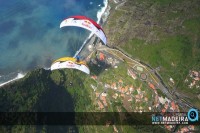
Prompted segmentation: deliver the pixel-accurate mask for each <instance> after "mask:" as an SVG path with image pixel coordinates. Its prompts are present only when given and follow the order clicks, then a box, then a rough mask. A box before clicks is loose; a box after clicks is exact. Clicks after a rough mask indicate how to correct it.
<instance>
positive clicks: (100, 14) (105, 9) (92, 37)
mask: <svg viewBox="0 0 200 133" xmlns="http://www.w3.org/2000/svg"><path fill="white" fill-rule="evenodd" d="M103 3H104V4H105V6H104V7H102V8H101V9H100V10H99V11H98V12H97V19H98V20H97V23H100V25H101V26H103V25H104V24H105V21H106V20H107V18H106V20H105V18H103V17H105V14H107V12H108V9H109V7H110V5H109V0H104V1H103ZM102 10H103V11H102ZM107 17H108V15H107ZM101 22H103V23H102V24H101ZM96 38H97V37H95V35H94V34H92V33H91V34H90V35H89V36H88V38H86V40H85V41H84V42H83V44H82V46H81V48H80V50H78V51H77V52H76V53H75V55H74V57H75V56H76V55H77V54H81V53H82V52H84V53H87V52H88V51H87V48H86V47H87V46H88V45H89V44H91V43H93V42H95V40H96ZM93 40H94V41H93ZM91 41H93V42H91ZM84 48H86V49H85V50H84ZM35 69H38V68H35ZM41 69H45V70H49V68H47V67H43V68H41ZM33 70H34V69H33ZM33 70H31V71H33ZM31 71H28V72H31ZM28 72H22V73H21V72H20V73H19V72H18V73H16V74H17V75H16V76H15V77H14V78H11V79H10V80H8V81H5V82H2V83H0V88H1V87H3V86H5V85H9V84H11V83H13V82H15V81H17V80H19V79H22V78H24V77H25V76H26V74H27V73H28Z"/></svg>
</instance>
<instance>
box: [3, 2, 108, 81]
mask: <svg viewBox="0 0 200 133" xmlns="http://www.w3.org/2000/svg"><path fill="white" fill-rule="evenodd" d="M106 1H107V0H0V84H2V83H5V82H7V81H9V80H11V79H13V78H14V79H16V78H20V77H22V76H23V74H24V73H27V72H28V71H30V70H33V69H35V68H49V67H50V64H51V62H52V61H53V60H55V59H57V58H59V57H63V56H73V55H74V54H75V52H76V51H77V50H78V49H79V48H80V47H81V46H82V44H83V42H84V41H85V40H86V39H87V38H88V36H89V34H90V32H89V31H87V30H84V29H81V28H76V27H67V28H63V29H60V28H59V26H60V23H61V21H62V20H64V19H65V18H67V17H69V16H72V15H84V16H88V17H90V18H92V19H93V20H95V21H98V20H99V19H100V17H101V15H100V14H101V13H102V10H103V8H104V7H105V6H106ZM97 14H98V15H97Z"/></svg>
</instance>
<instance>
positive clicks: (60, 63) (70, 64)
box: [51, 57, 90, 74]
mask: <svg viewBox="0 0 200 133" xmlns="http://www.w3.org/2000/svg"><path fill="white" fill-rule="evenodd" d="M64 68H72V69H78V70H80V71H82V72H84V73H87V74H90V70H89V68H88V67H87V65H86V64H85V63H84V62H83V61H80V62H76V59H75V58H71V57H64V58H60V59H58V60H56V61H54V63H53V64H52V65H51V70H56V69H64Z"/></svg>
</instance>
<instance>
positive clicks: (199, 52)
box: [105, 0, 200, 108]
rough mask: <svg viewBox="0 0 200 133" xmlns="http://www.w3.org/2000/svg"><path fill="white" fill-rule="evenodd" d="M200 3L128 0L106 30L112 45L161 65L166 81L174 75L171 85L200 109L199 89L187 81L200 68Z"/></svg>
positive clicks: (154, 64) (182, 0)
mask: <svg viewBox="0 0 200 133" xmlns="http://www.w3.org/2000/svg"><path fill="white" fill-rule="evenodd" d="M198 4H199V1H198V0H193V1H191V2H189V1H187V0H175V1H174V0H173V1H172V0H171V1H169V0H154V1H148V0H142V1H139V0H136V1H131V0H128V1H127V2H126V3H125V4H124V6H122V7H120V8H119V9H118V10H117V11H116V12H114V11H113V12H112V13H111V15H110V16H109V19H108V22H107V25H106V26H105V29H106V30H105V31H106V33H107V34H108V37H109V39H108V41H109V44H110V45H115V46H116V45H117V46H119V47H121V48H122V49H123V50H124V51H126V52H127V53H128V54H130V55H132V56H133V57H135V58H139V59H140V60H142V61H144V62H146V63H148V64H150V65H151V66H152V67H154V68H157V67H159V68H160V71H159V73H160V74H161V76H162V77H163V79H164V80H165V82H166V83H169V82H170V81H169V78H173V79H174V81H175V84H174V85H173V86H171V88H172V89H174V88H176V91H177V92H179V93H180V94H183V95H184V96H186V97H190V98H188V99H187V100H189V101H191V102H192V103H193V104H194V105H195V106H197V107H199V108H200V102H199V100H197V99H198V98H197V95H198V94H200V89H198V88H195V87H194V88H191V89H190V88H189V87H188V85H186V84H185V83H184V80H185V79H186V77H187V76H188V74H189V71H190V70H196V71H199V70H200V68H199V66H200V8H198V6H197V5H198ZM113 10H114V9H113ZM191 97H192V98H191Z"/></svg>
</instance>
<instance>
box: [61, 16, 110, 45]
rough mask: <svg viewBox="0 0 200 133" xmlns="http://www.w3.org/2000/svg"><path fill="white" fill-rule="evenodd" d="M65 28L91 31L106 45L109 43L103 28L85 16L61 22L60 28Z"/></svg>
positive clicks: (73, 17)
mask: <svg viewBox="0 0 200 133" xmlns="http://www.w3.org/2000/svg"><path fill="white" fill-rule="evenodd" d="M65 26H77V27H82V28H85V29H87V30H90V31H91V32H93V33H94V34H96V35H97V36H98V37H99V38H100V39H101V40H102V41H103V43H104V44H105V45H106V43H107V39H106V35H105V33H104V31H103V29H102V28H101V26H100V25H99V24H97V23H96V22H95V21H94V20H92V19H90V18H87V17H85V16H72V17H69V18H67V19H65V20H63V21H62V22H61V24H60V28H62V27H65Z"/></svg>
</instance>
